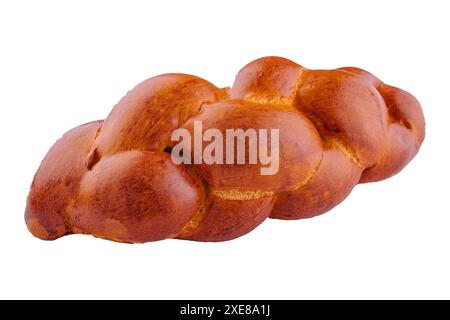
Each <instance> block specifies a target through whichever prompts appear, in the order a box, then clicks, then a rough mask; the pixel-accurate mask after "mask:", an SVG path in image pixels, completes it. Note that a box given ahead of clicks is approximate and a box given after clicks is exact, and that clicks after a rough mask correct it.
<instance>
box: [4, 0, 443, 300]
mask: <svg viewBox="0 0 450 320" xmlns="http://www.w3.org/2000/svg"><path fill="white" fill-rule="evenodd" d="M448 3H449V2H448V1H435V2H433V1H423V2H421V3H418V2H414V1H391V0H389V1H375V2H368V1H367V2H365V1H329V2H323V1H310V2H308V3H302V2H300V1H292V2H287V1H279V0H277V1H272V2H267V1H257V2H254V3H253V2H250V1H227V2H219V1H177V2H175V1H167V0H166V1H160V2H156V1H154V2H153V1H142V2H138V1H121V2H116V1H111V0H109V1H28V2H25V1H2V2H1V4H0V41H1V42H0V112H1V116H0V121H1V125H0V137H1V146H0V147H1V158H0V161H1V163H0V170H1V179H0V188H1V189H0V194H1V201H0V298H158V299H166V298H186V299H195V298H212V299H215V298H223V299H230V298H235V299H239V298H255V299H258V298H274V299H278V298H288V299H290V298H450V251H449V245H450V210H449V198H450V195H449V187H448V181H449V179H450V176H449V171H448V170H449V165H448V161H449V149H448V148H449V130H450V128H449V124H448V121H449V117H450V111H449V110H450V106H449V92H450V90H449V88H448V86H449V84H450V81H449V74H450V63H449V61H450V59H449V57H450V50H449V40H448V38H449V35H448V30H450V23H449V14H450V8H449V6H448ZM266 55H280V56H284V57H287V58H289V59H291V60H294V61H296V62H298V63H300V64H302V65H304V66H306V67H309V68H335V67H340V66H347V65H353V66H358V67H362V68H364V69H367V70H369V71H371V72H372V73H374V74H375V75H377V76H379V77H380V78H381V79H382V80H384V81H385V82H387V83H390V84H393V85H396V86H399V87H401V88H404V89H406V90H408V91H410V92H412V93H413V94H414V95H415V96H416V97H417V98H418V99H419V100H420V101H421V103H422V105H423V109H424V112H425V116H426V120H427V137H426V139H425V143H424V145H423V147H422V149H421V151H420V153H419V155H418V156H417V157H416V158H415V159H414V160H413V161H412V163H410V164H409V165H408V166H407V167H406V168H405V169H404V170H403V171H402V172H401V173H400V174H398V175H397V176H395V177H393V178H391V179H388V180H386V181H383V182H379V183H374V184H366V185H359V186H357V187H356V188H355V189H354V191H353V193H352V194H351V195H350V197H349V198H348V199H347V200H346V201H345V202H344V203H342V204H341V205H340V206H338V207H337V208H335V209H334V210H332V211H331V212H329V213H327V214H325V215H323V216H320V217H317V218H314V219H310V220H301V221H277V220H270V221H269V220H268V221H266V222H265V223H263V224H262V225H261V226H260V227H258V228H257V229H256V230H255V231H253V232H252V233H250V234H248V235H247V236H244V237H242V238H240V239H237V240H234V241H231V242H225V243H195V242H189V241H180V240H166V241H161V242H156V243H148V244H144V245H124V244H117V243H113V242H109V241H104V240H99V239H95V238H93V237H90V236H68V237H64V238H62V239H59V240H57V241H54V242H45V241H41V240H38V239H35V238H33V237H32V236H31V234H29V233H28V231H27V229H26V227H25V223H24V220H23V212H24V208H25V199H26V196H27V193H28V190H29V186H30V183H31V181H32V178H33V175H34V173H35V171H36V170H37V168H38V166H39V163H40V161H41V159H42V158H43V157H44V155H45V153H46V152H47V150H48V148H49V147H50V146H51V145H52V144H53V143H54V142H55V140H56V139H57V138H59V137H60V136H61V135H62V134H63V133H64V132H65V131H67V130H68V129H70V128H72V127H74V126H77V125H79V124H81V123H85V122H88V121H91V120H94V119H100V118H105V117H106V116H107V114H108V112H109V111H110V109H111V107H112V106H113V105H114V104H115V103H116V102H117V101H118V100H119V99H120V98H121V97H122V96H123V95H124V94H125V93H126V91H127V90H129V89H131V88H132V87H133V86H134V85H136V84H137V83H138V82H140V81H142V80H144V79H146V78H149V77H151V76H153V75H157V74H160V73H166V72H183V73H191V74H195V75H198V76H201V77H203V78H205V79H207V80H209V81H211V82H213V83H215V84H216V85H218V86H228V85H231V84H232V82H233V80H234V76H235V74H236V73H237V71H238V70H239V69H240V68H241V67H242V66H243V65H245V64H246V63H248V62H249V61H251V60H253V59H255V58H258V57H261V56H266Z"/></svg>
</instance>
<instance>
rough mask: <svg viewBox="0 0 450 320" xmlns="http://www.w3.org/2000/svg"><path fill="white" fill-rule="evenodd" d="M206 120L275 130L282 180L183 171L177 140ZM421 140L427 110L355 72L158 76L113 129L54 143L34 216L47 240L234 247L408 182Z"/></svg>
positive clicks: (224, 170) (110, 123) (279, 65)
mask: <svg viewBox="0 0 450 320" xmlns="http://www.w3.org/2000/svg"><path fill="white" fill-rule="evenodd" d="M200 121H201V123H202V126H203V130H207V129H216V130H218V131H219V132H225V131H226V130H227V129H229V128H239V129H243V130H247V129H255V130H257V131H258V130H271V129H278V130H279V149H275V148H274V147H273V146H272V145H270V146H269V145H268V147H267V152H268V154H269V153H271V154H273V153H274V152H279V170H278V172H277V173H276V174H273V175H263V174H261V169H262V167H263V165H262V164H261V163H253V164H250V163H239V162H238V161H235V162H234V163H212V164H207V163H205V162H203V163H193V164H189V163H187V164H186V163H181V164H177V163H174V161H173V157H171V150H173V148H174V147H175V145H176V141H172V139H171V135H172V133H173V132H174V130H176V129H183V130H185V131H186V132H188V133H190V134H191V135H192V136H194V135H195V134H196V133H195V125H196V123H198V122H200ZM424 136H425V121H424V117H423V114H422V110H421V107H420V104H419V103H418V102H417V100H416V99H415V98H414V97H413V96H412V95H410V94H409V93H407V92H405V91H403V90H401V89H398V88H395V87H391V86H388V85H385V84H384V83H382V82H381V81H380V80H378V79H377V78H376V77H374V76H373V75H371V74H370V73H368V72H366V71H364V70H361V69H357V68H341V69H335V70H309V69H306V68H303V67H302V66H300V65H298V64H296V63H294V62H292V61H290V60H287V59H284V58H280V57H265V58H261V59H258V60H255V61H253V62H251V63H250V64H248V65H247V66H245V67H244V68H243V69H242V70H241V71H240V72H239V73H238V75H237V77H236V80H235V83H234V85H233V86H232V87H231V88H217V87H215V86H214V85H213V84H211V83H209V82H207V81H206V80H203V79H201V78H198V77H195V76H191V75H186V74H165V75H160V76H156V77H154V78H151V79H148V80H146V81H144V82H142V83H141V84H139V85H138V86H137V87H135V88H134V89H133V90H132V91H130V92H129V93H128V94H127V95H126V96H125V97H124V98H123V99H122V100H120V101H119V103H118V104H117V105H116V106H115V107H114V108H113V110H112V111H111V113H110V114H109V116H108V117H107V118H106V119H105V120H104V121H96V122H91V123H88V124H85V125H82V126H79V127H76V128H74V129H72V130H70V131H69V132H67V133H66V134H65V135H64V136H63V137H62V138H61V139H60V140H58V141H57V142H56V144H55V145H54V146H53V147H52V148H51V149H50V151H49V152H48V154H47V155H46V157H45V158H44V160H43V161H42V164H41V166H40V167H39V169H38V171H37V173H36V175H35V177H34V180H33V183H32V185H31V190H30V193H29V195H28V199H27V207H26V211H25V219H26V223H27V226H28V228H29V230H30V231H31V233H32V234H33V235H35V236H36V237H38V238H40V239H45V240H53V239H56V238H59V237H61V236H64V235H66V234H71V233H85V234H92V235H94V236H96V237H101V238H105V239H109V240H114V241H119V242H129V243H140V242H147V241H155V240H161V239H166V238H179V239H189V240H196V241H224V240H230V239H234V238H236V237H239V236H242V235H244V234H246V233H248V232H250V231H251V230H253V229H254V228H256V227H257V226H258V225H259V224H260V223H262V222H263V221H264V220H265V219H266V218H267V217H271V218H278V219H301V218H309V217H313V216H315V215H318V214H321V213H324V212H326V211H328V210H330V209H331V208H333V207H334V206H336V205H337V204H339V203H340V202H341V201H342V200H344V199H345V198H346V197H347V195H348V194H349V193H350V192H351V190H352V188H353V187H354V186H355V185H356V184H358V183H363V182H373V181H379V180H383V179H386V178H388V177H390V176H392V175H394V174H396V173H397V172H399V171H400V170H401V169H402V168H403V167H404V166H405V165H406V164H407V163H408V162H409V161H410V160H411V159H412V158H413V157H414V156H415V154H416V153H417V152H418V150H419V148H420V145H421V143H422V141H423V139H424ZM202 143H203V144H204V145H203V146H202V147H206V145H207V141H205V140H203V142H202ZM223 143H225V142H223ZM246 148H248V145H246ZM194 149H195V148H191V149H188V153H190V154H191V156H192V157H195V154H194V153H195V152H196V151H195V150H194ZM246 154H247V155H248V154H250V151H249V150H246ZM234 157H235V158H236V157H237V155H234Z"/></svg>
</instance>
